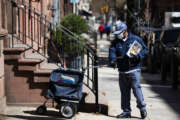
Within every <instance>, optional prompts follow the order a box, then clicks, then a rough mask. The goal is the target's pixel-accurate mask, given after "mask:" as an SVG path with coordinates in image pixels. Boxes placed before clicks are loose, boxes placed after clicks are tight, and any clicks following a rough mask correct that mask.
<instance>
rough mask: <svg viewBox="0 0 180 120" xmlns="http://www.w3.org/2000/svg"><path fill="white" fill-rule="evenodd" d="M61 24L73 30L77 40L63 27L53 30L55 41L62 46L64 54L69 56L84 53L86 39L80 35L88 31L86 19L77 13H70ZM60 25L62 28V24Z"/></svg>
mask: <svg viewBox="0 0 180 120" xmlns="http://www.w3.org/2000/svg"><path fill="white" fill-rule="evenodd" d="M61 25H62V26H64V27H65V28H67V29H68V30H69V31H71V32H73V33H74V37H76V40H75V39H73V38H71V37H70V36H69V35H67V34H66V33H64V32H63V31H61V29H57V30H52V38H53V40H56V41H55V43H56V44H57V45H58V46H61V47H62V48H63V51H64V54H66V55H67V56H69V57H72V56H73V57H75V56H80V55H82V54H83V52H84V51H83V50H84V40H83V38H81V37H79V35H80V34H82V33H85V32H87V31H88V25H87V24H86V22H85V20H84V19H83V18H81V17H80V16H77V15H75V14H69V15H67V16H65V17H64V18H63V19H62V21H61ZM59 27H60V28H61V26H59Z"/></svg>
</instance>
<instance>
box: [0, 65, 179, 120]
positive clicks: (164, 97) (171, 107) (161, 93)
mask: <svg viewBox="0 0 180 120" xmlns="http://www.w3.org/2000/svg"><path fill="white" fill-rule="evenodd" d="M152 76H153V77H154V78H153V80H156V81H158V80H160V78H159V77H160V76H159V75H158V74H156V75H152V74H148V73H143V74H142V90H143V93H144V98H145V102H146V103H147V111H148V117H147V118H146V120H180V91H173V90H172V89H171V86H168V85H166V86H165V85H160V84H159V82H157V84H156V83H154V84H153V85H151V84H147V83H145V82H144V81H146V79H147V80H148V79H152ZM99 90H100V91H103V92H105V93H106V97H107V98H108V104H109V111H108V112H109V113H108V116H107V115H102V114H98V113H86V112H79V113H78V114H77V115H76V116H75V117H74V118H72V119H71V120H117V119H116V118H115V116H116V115H117V114H120V113H121V112H122V111H121V109H120V91H119V85H118V72H117V70H116V69H115V70H114V69H112V68H100V69H99ZM131 107H132V116H133V118H131V119H130V118H129V119H127V120H137V119H140V113H139V110H138V109H137V108H136V99H135V98H134V96H133V94H132V100H131ZM35 109H36V108H35V107H23V106H8V107H7V110H6V114H5V115H4V116H2V115H1V116H0V120H65V119H63V118H60V116H59V115H58V110H56V109H53V108H48V112H47V114H46V115H43V116H42V115H36V114H35Z"/></svg>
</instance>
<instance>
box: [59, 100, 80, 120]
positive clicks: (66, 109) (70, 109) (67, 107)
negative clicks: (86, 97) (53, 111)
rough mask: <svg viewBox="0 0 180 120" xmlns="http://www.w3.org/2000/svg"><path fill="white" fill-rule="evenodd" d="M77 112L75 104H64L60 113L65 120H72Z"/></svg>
mask: <svg viewBox="0 0 180 120" xmlns="http://www.w3.org/2000/svg"><path fill="white" fill-rule="evenodd" d="M76 112H77V105H76V104H75V103H62V104H61V107H60V110H59V113H60V114H61V115H62V116H63V117H65V118H68V119H70V118H72V117H73V116H74V115H75V113H76Z"/></svg>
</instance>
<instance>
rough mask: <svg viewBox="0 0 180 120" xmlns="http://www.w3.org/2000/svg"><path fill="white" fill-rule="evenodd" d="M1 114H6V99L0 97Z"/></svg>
mask: <svg viewBox="0 0 180 120" xmlns="http://www.w3.org/2000/svg"><path fill="white" fill-rule="evenodd" d="M0 105H1V107H0V114H4V113H5V112H6V97H5V96H4V97H0Z"/></svg>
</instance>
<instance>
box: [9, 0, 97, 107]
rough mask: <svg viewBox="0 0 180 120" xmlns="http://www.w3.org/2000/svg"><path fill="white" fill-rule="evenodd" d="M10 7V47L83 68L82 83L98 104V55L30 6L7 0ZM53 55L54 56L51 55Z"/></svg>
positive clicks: (76, 67) (80, 40)
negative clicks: (23, 47) (26, 49)
mask: <svg viewBox="0 0 180 120" xmlns="http://www.w3.org/2000/svg"><path fill="white" fill-rule="evenodd" d="M7 2H8V4H9V5H10V7H9V8H8V10H11V18H9V19H11V31H9V33H10V36H11V39H10V40H9V45H8V47H9V48H15V47H22V46H26V47H28V48H30V49H33V50H34V51H35V52H37V53H39V54H41V55H42V56H44V57H46V58H47V59H49V61H53V62H58V63H60V64H61V65H62V66H64V67H65V66H66V67H67V68H71V69H78V70H83V69H84V68H85V69H86V71H85V79H84V84H85V85H86V86H87V87H88V88H89V89H90V90H91V91H92V92H93V93H94V95H95V97H96V105H97V106H98V68H97V67H94V66H97V58H98V57H97V54H96V51H95V50H94V49H92V48H91V47H90V46H88V45H87V44H85V42H84V40H83V39H82V38H80V37H79V36H77V35H75V34H74V33H72V32H71V31H69V30H68V29H66V28H65V27H63V26H62V25H56V24H53V23H51V22H50V21H48V20H47V17H46V16H45V15H42V14H40V13H38V12H36V10H35V9H32V8H31V7H29V5H26V4H22V3H18V2H15V1H14V0H8V1H7ZM54 56H55V57H54Z"/></svg>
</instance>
